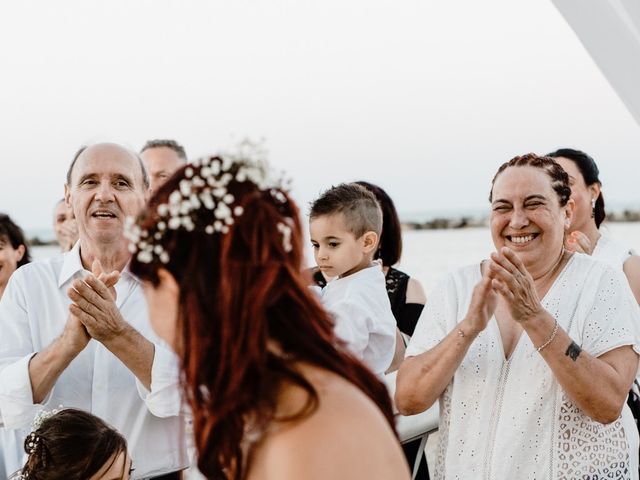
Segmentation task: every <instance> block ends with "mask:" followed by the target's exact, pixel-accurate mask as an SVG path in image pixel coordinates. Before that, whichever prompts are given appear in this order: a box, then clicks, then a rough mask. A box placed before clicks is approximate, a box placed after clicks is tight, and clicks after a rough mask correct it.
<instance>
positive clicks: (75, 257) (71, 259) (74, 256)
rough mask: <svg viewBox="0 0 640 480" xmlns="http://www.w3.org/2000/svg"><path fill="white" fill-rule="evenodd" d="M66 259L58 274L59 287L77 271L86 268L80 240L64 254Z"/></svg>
mask: <svg viewBox="0 0 640 480" xmlns="http://www.w3.org/2000/svg"><path fill="white" fill-rule="evenodd" d="M62 257H63V258H64V261H63V262H62V269H61V270H60V275H58V288H60V287H62V285H64V284H65V283H66V282H67V281H68V280H69V279H70V278H71V277H73V276H74V275H75V274H76V273H78V272H81V271H83V270H84V267H83V266H82V260H80V241H77V242H76V244H75V245H74V246H73V248H72V249H71V250H69V251H68V252H66V253H63V254H62Z"/></svg>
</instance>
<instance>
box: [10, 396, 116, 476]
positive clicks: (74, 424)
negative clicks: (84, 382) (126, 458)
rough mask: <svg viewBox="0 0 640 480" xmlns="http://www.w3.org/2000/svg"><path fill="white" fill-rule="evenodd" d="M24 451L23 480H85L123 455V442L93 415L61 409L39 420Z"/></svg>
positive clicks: (111, 429) (28, 437)
mask: <svg viewBox="0 0 640 480" xmlns="http://www.w3.org/2000/svg"><path fill="white" fill-rule="evenodd" d="M24 449H25V451H26V453H27V455H28V458H27V462H26V464H25V466H24V468H23V469H22V477H23V478H25V479H27V480H87V479H88V478H90V477H91V476H92V475H94V474H95V473H97V472H98V471H99V470H100V469H101V468H102V467H103V466H104V465H105V464H107V463H108V462H110V461H114V460H115V459H116V457H117V456H118V454H120V453H121V452H126V450H127V442H126V440H125V439H124V437H123V436H122V435H120V434H119V433H118V432H117V431H116V430H115V429H113V428H111V427H110V426H108V425H107V424H106V423H105V422H103V421H102V420H100V419H99V418H98V417H96V416H95V415H92V414H90V413H87V412H84V411H82V410H75V409H65V410H61V411H59V412H57V413H55V414H54V415H52V416H50V417H48V418H46V419H45V420H43V421H42V423H41V424H40V426H39V427H38V428H37V429H35V430H34V431H33V432H32V433H31V434H30V435H29V436H27V438H26V439H25V442H24Z"/></svg>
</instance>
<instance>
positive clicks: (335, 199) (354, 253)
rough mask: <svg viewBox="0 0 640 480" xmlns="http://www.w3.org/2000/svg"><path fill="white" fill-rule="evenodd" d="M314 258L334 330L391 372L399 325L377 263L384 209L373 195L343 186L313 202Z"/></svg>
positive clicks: (379, 369)
mask: <svg viewBox="0 0 640 480" xmlns="http://www.w3.org/2000/svg"><path fill="white" fill-rule="evenodd" d="M309 230H310V233H311V244H312V245H313V254H314V257H315V260H316V263H317V264H318V267H319V269H320V271H321V272H322V273H323V275H324V276H325V277H329V278H333V280H331V281H330V282H329V283H328V284H327V286H326V287H324V289H323V290H322V293H321V296H322V303H323V305H324V306H325V308H326V309H327V310H328V311H329V312H330V313H331V314H333V316H334V320H335V332H336V335H337V336H338V338H340V339H342V340H344V341H345V342H346V343H347V346H348V348H349V349H350V350H351V352H352V353H353V354H354V355H355V356H356V357H358V358H359V359H360V360H362V361H363V362H364V363H365V364H366V365H367V366H369V368H371V370H373V372H374V373H376V374H378V375H380V376H381V375H383V374H384V372H385V371H386V370H387V369H388V368H389V366H390V364H391V361H392V359H393V356H394V352H395V346H396V322H395V319H394V317H393V313H392V312H391V305H390V304H389V297H388V295H387V291H386V287H385V278H384V274H383V273H382V268H381V267H380V265H378V264H376V263H373V256H374V253H375V252H376V249H377V248H378V240H379V238H380V233H381V231H382V211H381V210H380V206H379V205H378V202H377V201H376V198H375V196H374V195H373V193H371V192H370V191H368V190H367V189H365V188H364V187H361V186H360V185H357V184H354V183H351V184H341V185H338V186H337V187H333V188H331V189H329V190H327V191H326V192H324V193H323V194H322V195H321V196H320V198H318V199H317V200H316V201H314V202H313V203H312V204H311V211H310V213H309Z"/></svg>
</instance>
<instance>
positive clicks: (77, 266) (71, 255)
mask: <svg viewBox="0 0 640 480" xmlns="http://www.w3.org/2000/svg"><path fill="white" fill-rule="evenodd" d="M62 256H63V258H64V261H63V263H62V269H61V270H60V275H58V288H60V287H62V285H64V284H65V283H66V282H67V281H69V279H70V278H71V277H73V276H74V275H75V274H76V273H78V272H83V271H84V272H89V270H87V269H86V268H84V267H83V266H82V259H81V258H80V241H79V240H78V241H77V242H76V244H75V245H74V246H73V248H72V249H71V250H69V251H68V252H66V253H63V254H62ZM130 263H131V262H130V261H129V262H127V264H126V265H125V267H124V268H123V269H122V272H121V273H120V275H121V277H122V276H125V277H127V278H129V279H131V280H134V281H135V282H136V283H140V281H139V280H138V277H136V276H135V275H133V274H132V273H131V272H130V271H129V264H130Z"/></svg>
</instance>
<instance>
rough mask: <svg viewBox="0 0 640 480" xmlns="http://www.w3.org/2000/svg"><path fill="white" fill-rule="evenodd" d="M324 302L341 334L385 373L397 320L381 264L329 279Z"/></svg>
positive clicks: (367, 361)
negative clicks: (342, 276)
mask: <svg viewBox="0 0 640 480" xmlns="http://www.w3.org/2000/svg"><path fill="white" fill-rule="evenodd" d="M322 303H323V305H324V307H325V308H326V309H327V310H328V311H329V312H330V313H331V314H332V315H333V317H334V321H335V333H336V335H337V336H338V338H340V339H341V340H343V341H345V342H346V343H347V346H348V348H349V350H350V351H351V352H352V353H353V354H354V355H355V356H356V357H358V358H359V359H360V360H362V361H363V362H364V363H365V365H367V366H368V367H369V368H370V369H371V370H372V371H373V372H374V373H376V374H377V375H380V376H382V375H384V372H385V371H386V370H387V369H388V368H389V366H390V365H391V361H392V360H393V355H394V352H395V347H396V321H395V318H394V316H393V313H392V311H391V304H390V303H389V296H388V294H387V289H386V280H385V276H384V273H383V272H382V269H381V268H380V266H379V265H377V264H374V265H373V266H371V267H368V268H364V269H362V270H360V271H359V272H356V273H352V274H351V275H348V276H347V277H344V278H335V279H334V280H332V281H330V282H329V283H328V284H327V286H326V287H324V289H323V290H322Z"/></svg>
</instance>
